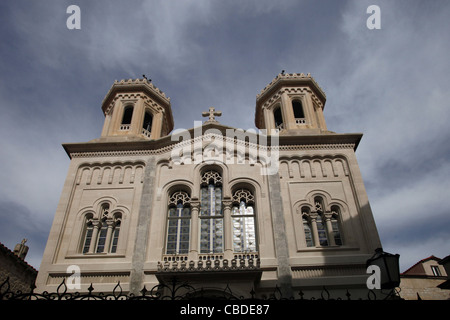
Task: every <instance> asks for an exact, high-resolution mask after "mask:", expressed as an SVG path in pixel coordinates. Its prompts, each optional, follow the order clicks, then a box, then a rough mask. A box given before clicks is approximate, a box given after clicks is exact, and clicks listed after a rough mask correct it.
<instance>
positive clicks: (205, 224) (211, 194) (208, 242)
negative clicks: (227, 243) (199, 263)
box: [199, 171, 223, 253]
mask: <svg viewBox="0 0 450 320" xmlns="http://www.w3.org/2000/svg"><path fill="white" fill-rule="evenodd" d="M200 197H201V198H200V201H201V202H200V215H199V218H200V253H220V252H223V212H222V177H221V175H220V174H219V173H218V172H216V171H207V172H205V173H204V174H203V175H202V179H201V189H200Z"/></svg>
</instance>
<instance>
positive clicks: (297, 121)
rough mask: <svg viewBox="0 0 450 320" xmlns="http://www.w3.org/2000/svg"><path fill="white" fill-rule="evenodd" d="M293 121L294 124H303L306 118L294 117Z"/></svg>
mask: <svg viewBox="0 0 450 320" xmlns="http://www.w3.org/2000/svg"><path fill="white" fill-rule="evenodd" d="M295 123H296V124H305V123H306V119H305V118H295Z"/></svg>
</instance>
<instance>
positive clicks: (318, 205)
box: [314, 197, 328, 246]
mask: <svg viewBox="0 0 450 320" xmlns="http://www.w3.org/2000/svg"><path fill="white" fill-rule="evenodd" d="M314 206H315V209H316V213H317V216H316V226H317V233H318V236H319V244H320V245H321V246H328V237H327V230H326V227H325V223H324V219H323V200H322V198H320V197H316V198H314Z"/></svg>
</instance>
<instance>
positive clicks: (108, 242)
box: [82, 203, 122, 254]
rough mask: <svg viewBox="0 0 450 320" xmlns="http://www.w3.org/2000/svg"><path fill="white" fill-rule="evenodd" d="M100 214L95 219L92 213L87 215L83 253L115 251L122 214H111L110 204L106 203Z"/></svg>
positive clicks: (102, 206)
mask: <svg viewBox="0 0 450 320" xmlns="http://www.w3.org/2000/svg"><path fill="white" fill-rule="evenodd" d="M98 216H99V218H98V219H94V218H93V215H92V214H91V213H89V214H87V215H86V218H85V228H84V241H83V247H82V253H84V254H86V253H115V252H116V250H117V243H118V241H119V232H120V222H121V220H122V215H121V214H120V213H116V214H115V215H114V216H111V214H110V211H109V204H107V203H104V204H102V205H101V207H100V212H99V215H98Z"/></svg>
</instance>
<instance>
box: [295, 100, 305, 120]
mask: <svg viewBox="0 0 450 320" xmlns="http://www.w3.org/2000/svg"><path fill="white" fill-rule="evenodd" d="M292 109H293V110H294V117H295V120H296V122H297V123H305V122H304V121H305V113H304V112H303V105H302V102H301V101H299V100H294V101H292Z"/></svg>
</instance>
